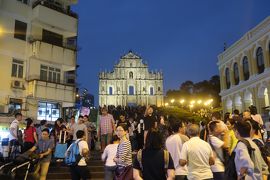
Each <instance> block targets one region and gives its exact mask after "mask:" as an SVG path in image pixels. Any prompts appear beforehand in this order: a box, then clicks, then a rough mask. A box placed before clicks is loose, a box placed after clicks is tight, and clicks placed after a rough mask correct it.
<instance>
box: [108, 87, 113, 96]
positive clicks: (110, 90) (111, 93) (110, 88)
mask: <svg viewBox="0 0 270 180" xmlns="http://www.w3.org/2000/svg"><path fill="white" fill-rule="evenodd" d="M109 95H113V88H112V87H109Z"/></svg>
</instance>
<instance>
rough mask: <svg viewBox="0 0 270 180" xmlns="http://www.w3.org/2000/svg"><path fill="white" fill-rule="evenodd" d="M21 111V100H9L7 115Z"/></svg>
mask: <svg viewBox="0 0 270 180" xmlns="http://www.w3.org/2000/svg"><path fill="white" fill-rule="evenodd" d="M21 109H22V100H21V99H14V98H10V99H9V105H8V112H9V113H14V114H15V113H16V112H20V111H21Z"/></svg>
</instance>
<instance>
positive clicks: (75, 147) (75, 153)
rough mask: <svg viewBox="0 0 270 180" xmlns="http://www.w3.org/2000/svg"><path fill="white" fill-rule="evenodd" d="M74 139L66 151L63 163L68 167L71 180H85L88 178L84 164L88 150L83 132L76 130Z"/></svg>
mask: <svg viewBox="0 0 270 180" xmlns="http://www.w3.org/2000/svg"><path fill="white" fill-rule="evenodd" d="M76 137H77V140H76V141H75V142H73V143H72V144H71V145H70V146H69V148H68V149H67V151H66V158H65V163H66V164H67V165H68V166H70V172H71V178H72V180H79V179H83V180H86V179H88V178H89V170H88V168H87V163H86V160H87V159H88V157H89V148H88V144H87V142H86V141H85V139H86V137H85V134H84V131H82V130H78V131H77V132H76Z"/></svg>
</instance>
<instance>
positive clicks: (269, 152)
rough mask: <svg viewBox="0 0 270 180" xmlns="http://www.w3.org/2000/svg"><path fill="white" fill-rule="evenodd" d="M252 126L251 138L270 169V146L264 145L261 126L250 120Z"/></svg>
mask: <svg viewBox="0 0 270 180" xmlns="http://www.w3.org/2000/svg"><path fill="white" fill-rule="evenodd" d="M248 122H250V124H251V138H252V141H253V142H254V143H255V144H256V145H257V146H258V147H259V149H260V152H261V155H262V157H263V159H264V161H265V163H266V164H267V166H268V170H269V167H270V160H269V159H270V147H269V144H267V143H264V142H263V140H262V137H261V136H260V133H259V132H260V125H259V123H257V122H256V121H254V120H249V121H248Z"/></svg>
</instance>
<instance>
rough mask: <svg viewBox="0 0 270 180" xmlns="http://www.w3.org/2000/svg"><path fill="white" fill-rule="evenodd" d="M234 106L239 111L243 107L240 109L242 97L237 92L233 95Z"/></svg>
mask: <svg viewBox="0 0 270 180" xmlns="http://www.w3.org/2000/svg"><path fill="white" fill-rule="evenodd" d="M234 108H235V109H238V110H239V112H242V111H243V109H242V99H241V96H240V95H239V94H237V95H236V96H235V97H234Z"/></svg>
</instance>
